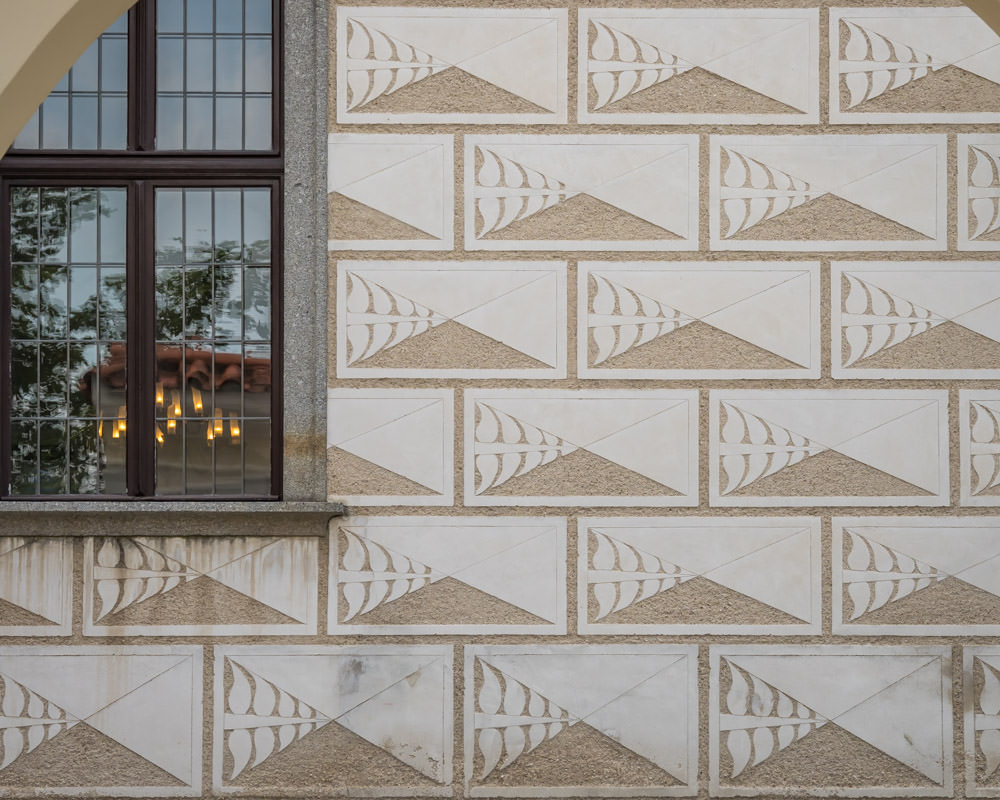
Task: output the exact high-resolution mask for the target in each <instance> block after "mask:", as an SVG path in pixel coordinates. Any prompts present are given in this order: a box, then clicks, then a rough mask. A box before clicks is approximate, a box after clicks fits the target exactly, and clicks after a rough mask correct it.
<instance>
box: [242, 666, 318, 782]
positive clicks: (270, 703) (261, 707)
mask: <svg viewBox="0 0 1000 800" xmlns="http://www.w3.org/2000/svg"><path fill="white" fill-rule="evenodd" d="M226 663H227V664H228V665H229V669H230V675H231V676H232V688H231V689H230V691H229V692H228V694H227V695H226V712H227V715H233V717H239V718H240V719H239V720H234V719H233V718H232V717H229V716H227V717H226V720H225V723H224V733H225V741H226V747H227V748H228V749H229V753H230V755H231V756H232V759H233V768H232V772H231V774H230V776H229V778H230V780H232V779H234V778H236V777H237V776H238V775H239V774H240V773H241V772H243V770H244V769H246V768H247V767H248V766H254V767H255V766H257V765H259V764H262V763H263V762H264V761H265V760H266V759H267V758H269V757H270V756H272V755H273V754H274V753H279V752H281V751H282V750H284V749H285V748H286V747H288V746H289V745H290V744H292V743H293V742H296V741H298V740H299V739H301V738H302V737H303V736H306V735H308V734H309V733H312V732H313V731H314V730H316V729H317V728H319V727H320V726H321V725H323V724H325V723H326V722H327V721H328V720H327V719H326V718H325V717H323V716H321V715H320V714H319V712H318V711H316V709H314V708H313V707H312V706H310V705H308V704H307V703H304V702H302V701H301V700H299V699H298V698H296V697H294V696H293V695H291V694H289V693H288V692H286V691H285V690H284V689H282V688H281V687H279V686H277V685H276V684H274V683H272V682H271V681H269V680H267V679H266V678H262V677H261V676H260V675H257V674H256V673H254V672H252V671H251V670H248V669H246V668H245V667H243V666H241V665H240V664H237V663H236V662H235V661H233V660H232V659H227V660H226ZM237 686H238V687H239V688H237ZM254 717H257V718H259V719H254Z"/></svg>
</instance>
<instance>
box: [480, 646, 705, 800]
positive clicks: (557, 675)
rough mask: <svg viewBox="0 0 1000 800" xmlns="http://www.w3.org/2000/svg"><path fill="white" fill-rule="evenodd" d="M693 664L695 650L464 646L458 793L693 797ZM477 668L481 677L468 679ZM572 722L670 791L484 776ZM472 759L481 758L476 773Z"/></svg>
mask: <svg viewBox="0 0 1000 800" xmlns="http://www.w3.org/2000/svg"><path fill="white" fill-rule="evenodd" d="M697 661H698V648H697V646H695V645H601V646H588V645H562V646H551V647H550V646H544V645H509V646H504V645H473V646H468V647H466V648H465V786H466V792H467V793H468V795H469V796H470V797H636V796H639V797H688V796H691V795H694V794H696V793H697V788H698V711H697V708H698V690H697V672H698V670H697ZM477 670H481V671H482V678H481V680H478V681H477V674H476V673H477ZM477 683H479V686H478V690H477V686H476V684H477ZM501 684H502V685H501ZM576 725H583V726H586V727H587V728H593V729H595V730H596V731H597V732H598V733H600V734H602V735H604V736H607V737H609V738H610V739H612V740H613V741H615V742H617V743H618V744H619V745H621V746H622V747H624V748H626V749H627V750H629V751H631V752H630V754H634V755H635V756H638V757H640V758H642V759H644V760H646V761H648V762H649V763H651V764H652V765H654V766H656V767H658V768H660V769H661V770H663V771H664V772H666V773H668V775H669V776H670V780H671V781H672V782H673V785H669V786H659V787H648V786H634V787H629V786H624V785H615V786H594V785H578V786H572V785H559V784H555V783H553V784H545V785H540V786H533V787H517V786H504V785H496V779H494V781H489V780H488V779H489V777H490V773H492V772H493V771H494V770H498V772H502V770H503V769H505V768H506V767H507V766H509V765H511V764H514V763H516V761H517V759H518V758H526V759H530V758H531V755H530V754H531V752H532V751H534V750H536V749H541V748H544V747H545V746H546V744H547V743H548V742H550V741H554V740H556V738H557V737H558V736H559V735H567V732H569V731H571V730H572V729H573V728H574V727H575V726H576ZM477 756H481V757H482V758H483V759H484V761H483V763H482V766H481V767H480V766H478V765H477V763H476V758H477ZM579 758H580V761H581V765H582V764H583V763H585V762H586V759H587V758H588V754H587V753H586V752H585V751H581V752H580V753H579ZM581 768H582V767H581ZM491 784H492V785H491Z"/></svg>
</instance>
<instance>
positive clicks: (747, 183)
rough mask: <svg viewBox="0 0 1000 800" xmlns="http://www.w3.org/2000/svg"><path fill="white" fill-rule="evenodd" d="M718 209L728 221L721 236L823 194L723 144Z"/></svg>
mask: <svg viewBox="0 0 1000 800" xmlns="http://www.w3.org/2000/svg"><path fill="white" fill-rule="evenodd" d="M722 155H723V157H724V161H725V162H726V165H725V167H724V168H723V171H722V209H723V211H724V212H725V215H726V218H727V219H728V220H729V228H728V230H727V231H726V234H725V238H727V239H728V238H730V237H732V236H735V235H736V234H737V233H740V232H742V231H745V230H747V229H748V228H752V227H753V226H754V225H756V224H757V223H758V222H760V221H761V220H765V219H771V218H773V217H776V216H778V215H779V214H783V213H784V212H786V211H788V210H789V209H791V208H797V207H798V206H801V205H803V204H804V203H806V202H807V201H809V200H813V199H815V198H816V197H819V196H820V195H822V194H824V192H822V191H815V190H813V189H812V187H811V186H810V184H809V183H808V182H806V181H804V180H802V179H801V178H796V177H795V176H794V175H790V174H789V173H787V172H783V171H782V170H779V169H776V168H775V167H769V166H767V165H766V164H764V163H763V162H762V161H758V160H757V159H755V158H750V157H748V156H744V155H742V154H740V153H738V152H736V151H735V150H733V149H731V148H728V147H723V148H722Z"/></svg>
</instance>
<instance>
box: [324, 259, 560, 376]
mask: <svg viewBox="0 0 1000 800" xmlns="http://www.w3.org/2000/svg"><path fill="white" fill-rule="evenodd" d="M449 322H450V323H455V324H457V325H460V326H462V327H463V328H466V329H468V330H471V331H473V332H475V333H477V334H480V335H482V336H486V337H489V338H490V339H492V340H493V341H494V342H495V343H496V348H495V352H493V353H487V352H478V351H477V352H476V353H475V354H474V356H475V358H476V359H477V362H476V364H475V365H474V366H469V367H467V368H428V367H419V366H414V367H396V368H386V367H367V366H365V362H366V361H367V360H368V359H370V358H371V357H372V356H375V355H377V354H378V353H381V352H384V351H386V350H390V349H391V348H393V347H395V346H396V345H398V344H402V343H403V342H407V341H409V340H411V339H414V338H415V337H418V336H419V335H420V334H422V333H427V332H428V331H432V330H434V329H435V328H437V327H438V326H439V325H443V324H445V323H449ZM509 349H513V350H515V351H517V353H519V354H521V355H524V356H528V357H529V358H532V359H534V360H535V361H536V362H538V366H537V367H535V368H533V367H516V368H514V367H505V366H504V359H505V357H506V356H505V351H508V350H509ZM491 355H492V357H493V360H492V362H491V361H490V356H491ZM433 359H434V355H433V353H432V352H428V353H427V355H426V358H425V361H431V362H432V361H433ZM337 375H338V376H339V377H342V378H436V377H440V376H447V377H452V378H489V377H508V378H526V379H529V378H565V377H566V263H565V262H543V261H419V262H414V261H384V262H380V261H341V262H339V263H338V265H337Z"/></svg>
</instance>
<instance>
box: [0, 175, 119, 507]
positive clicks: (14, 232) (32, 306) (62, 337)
mask: <svg viewBox="0 0 1000 800" xmlns="http://www.w3.org/2000/svg"><path fill="white" fill-rule="evenodd" d="M125 195H126V192H125V189H112V188H104V189H87V188H70V189H66V188H58V189H53V188H37V187H30V188H28V187H24V188H21V187H19V188H14V189H13V190H12V191H11V196H10V204H11V355H12V358H11V396H12V405H11V423H10V424H11V430H10V433H11V457H12V458H11V461H12V469H11V487H10V493H11V494H13V495H80V494H84V495H89V494H124V493H125V491H126V485H125V439H126V433H127V430H126V423H125V419H126V413H125V388H126V375H125V307H126V306H125V292H126V287H125V208H126V204H125V200H126V196H125Z"/></svg>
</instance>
